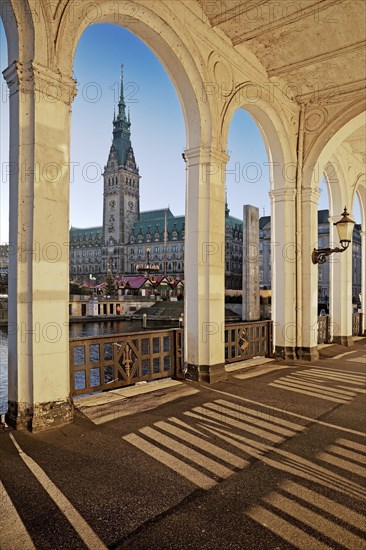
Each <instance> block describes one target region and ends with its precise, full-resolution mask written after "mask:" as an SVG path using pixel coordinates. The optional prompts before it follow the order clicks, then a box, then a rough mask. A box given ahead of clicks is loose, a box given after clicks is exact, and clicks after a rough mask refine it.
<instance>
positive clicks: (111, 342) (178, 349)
mask: <svg viewBox="0 0 366 550" xmlns="http://www.w3.org/2000/svg"><path fill="white" fill-rule="evenodd" d="M172 376H174V377H176V378H179V377H182V376H183V330H182V329H172V330H164V331H150V332H138V333H129V334H114V335H113V336H108V337H106V336H100V337H90V338H89V337H88V338H82V339H72V340H70V385H71V394H72V395H82V394H85V393H92V392H96V391H103V390H110V389H113V388H121V387H124V386H129V385H132V384H136V382H142V381H151V380H157V379H161V378H170V377H172Z"/></svg>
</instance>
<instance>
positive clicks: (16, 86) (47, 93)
mask: <svg viewBox="0 0 366 550" xmlns="http://www.w3.org/2000/svg"><path fill="white" fill-rule="evenodd" d="M3 75H4V78H5V80H6V82H7V84H8V87H9V91H10V95H13V94H15V93H17V92H21V93H23V94H27V93H34V94H38V98H36V100H38V101H39V100H45V101H50V102H57V101H62V102H63V103H65V104H66V105H71V103H72V101H73V99H74V97H75V95H76V92H77V90H76V81H75V80H74V79H73V78H70V77H67V76H65V75H61V74H60V73H59V72H56V71H54V70H52V69H50V68H49V67H44V66H43V65H40V64H39V63H35V62H31V63H26V64H23V63H20V62H19V61H14V62H13V63H12V64H11V65H10V66H9V67H8V68H7V69H5V71H4V72H3Z"/></svg>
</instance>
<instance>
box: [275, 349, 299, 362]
mask: <svg viewBox="0 0 366 550" xmlns="http://www.w3.org/2000/svg"><path fill="white" fill-rule="evenodd" d="M275 357H278V358H279V359H285V360H287V361H294V360H295V359H297V355H296V348H293V347H291V346H276V347H275Z"/></svg>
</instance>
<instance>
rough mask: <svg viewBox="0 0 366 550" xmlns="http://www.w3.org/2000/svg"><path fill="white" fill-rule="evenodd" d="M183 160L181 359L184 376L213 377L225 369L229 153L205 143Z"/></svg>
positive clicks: (207, 379)
mask: <svg viewBox="0 0 366 550" xmlns="http://www.w3.org/2000/svg"><path fill="white" fill-rule="evenodd" d="M185 159H186V163H187V194H186V224H185V228H186V229H185V251H184V265H185V272H184V279H185V324H184V330H185V362H186V366H187V376H188V377H189V378H192V379H194V380H200V381H205V382H210V383H212V382H217V381H219V380H223V379H226V378H227V375H226V371H225V353H224V338H225V303H224V294H225V167H226V163H227V160H228V157H227V155H226V154H225V153H223V152H220V151H213V150H209V149H206V148H203V147H201V148H197V149H190V150H187V151H186V152H185Z"/></svg>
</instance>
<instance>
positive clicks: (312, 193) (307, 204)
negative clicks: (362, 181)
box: [297, 188, 319, 361]
mask: <svg viewBox="0 0 366 550" xmlns="http://www.w3.org/2000/svg"><path fill="white" fill-rule="evenodd" d="M318 198H319V191H318V190H317V189H312V188H303V189H302V191H301V266H300V267H301V300H300V301H299V303H298V307H299V314H298V331H299V343H298V350H297V356H298V357H299V358H300V359H304V360H309V361H312V360H316V359H318V357H319V353H318V266H317V265H316V264H313V262H312V258H311V255H312V251H313V249H314V248H316V247H317V246H318Z"/></svg>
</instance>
